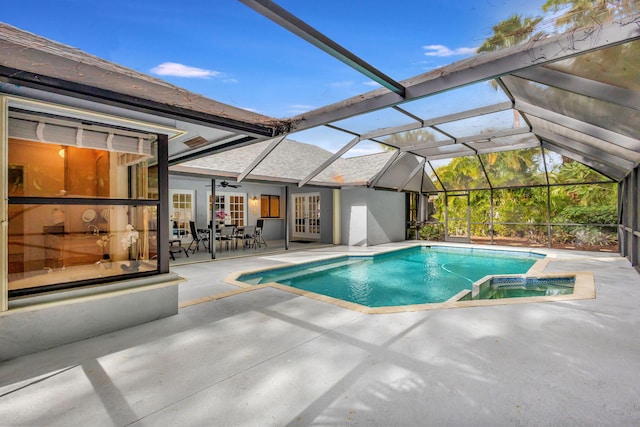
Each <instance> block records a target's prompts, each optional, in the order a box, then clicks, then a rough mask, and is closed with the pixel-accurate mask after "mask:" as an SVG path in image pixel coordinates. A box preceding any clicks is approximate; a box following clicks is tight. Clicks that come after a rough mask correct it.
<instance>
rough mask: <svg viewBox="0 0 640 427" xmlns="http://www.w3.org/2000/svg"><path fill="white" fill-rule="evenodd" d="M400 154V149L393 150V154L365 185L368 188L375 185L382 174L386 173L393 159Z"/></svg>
mask: <svg viewBox="0 0 640 427" xmlns="http://www.w3.org/2000/svg"><path fill="white" fill-rule="evenodd" d="M400 154H402V152H401V151H400V150H396V151H394V152H393V155H392V156H391V157H390V158H389V160H387V163H385V164H384V166H383V167H382V168H381V169H380V170H379V171H378V173H377V174H375V176H374V177H373V179H372V180H371V182H370V183H369V185H367V187H369V188H372V187H375V186H376V185H377V184H378V181H380V179H382V177H383V176H384V174H385V173H387V171H388V170H389V168H390V167H391V165H393V164H394V163H395V161H396V160H397V159H398V157H399V156H400Z"/></svg>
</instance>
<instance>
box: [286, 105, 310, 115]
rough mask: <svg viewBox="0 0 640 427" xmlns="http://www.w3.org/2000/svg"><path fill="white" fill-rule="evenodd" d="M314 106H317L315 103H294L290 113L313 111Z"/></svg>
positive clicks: (290, 107)
mask: <svg viewBox="0 0 640 427" xmlns="http://www.w3.org/2000/svg"><path fill="white" fill-rule="evenodd" d="M314 108H316V107H314V106H313V105H304V104H294V105H290V106H289V113H290V114H302V113H306V112H307V111H311V110H313V109H314Z"/></svg>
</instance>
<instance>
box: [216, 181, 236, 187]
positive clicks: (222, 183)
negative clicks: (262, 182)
mask: <svg viewBox="0 0 640 427" xmlns="http://www.w3.org/2000/svg"><path fill="white" fill-rule="evenodd" d="M216 187H221V188H227V187H229V188H238V187H242V185H240V184H229V183H228V182H227V181H222V182H221V183H220V184H219V185H216Z"/></svg>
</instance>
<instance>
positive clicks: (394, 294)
mask: <svg viewBox="0 0 640 427" xmlns="http://www.w3.org/2000/svg"><path fill="white" fill-rule="evenodd" d="M543 257H544V255H539V254H533V253H527V252H516V251H499V250H488V249H475V248H452V247H451V248H449V247H441V246H438V247H414V248H408V249H403V250H400V251H395V252H390V253H386V254H380V255H376V256H372V257H371V256H369V257H362V256H349V257H341V258H338V259H333V260H328V261H323V262H315V263H310V264H303V265H299V266H295V267H285V268H278V269H272V270H266V271H262V272H258V273H251V274H245V275H242V276H240V277H239V278H238V280H239V281H241V282H246V283H251V284H260V283H268V282H278V283H281V284H283V285H287V286H291V287H294V288H299V289H304V290H307V291H311V292H315V293H318V294H322V295H328V296H331V297H334V298H338V299H341V300H345V301H350V302H354V303H357V304H362V305H365V306H368V307H386V306H398V305H411V304H424V303H436V302H443V301H446V300H448V299H450V298H451V297H453V296H454V295H456V294H457V293H459V292H460V291H462V290H465V289H471V286H472V284H473V282H475V281H477V280H479V279H481V278H483V277H484V276H486V275H490V274H522V273H526V272H527V270H529V268H531V266H532V265H533V264H534V263H535V262H536V261H537V260H539V259H541V258H543Z"/></svg>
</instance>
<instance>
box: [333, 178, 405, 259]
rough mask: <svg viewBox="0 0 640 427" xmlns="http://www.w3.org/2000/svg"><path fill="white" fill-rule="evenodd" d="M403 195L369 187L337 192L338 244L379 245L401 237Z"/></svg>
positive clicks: (403, 212)
mask: <svg viewBox="0 0 640 427" xmlns="http://www.w3.org/2000/svg"><path fill="white" fill-rule="evenodd" d="M404 200H405V195H404V193H398V192H391V191H376V190H373V189H370V188H352V189H344V190H342V193H341V229H342V234H341V242H342V243H343V244H348V245H351V246H369V245H379V244H382V243H388V242H397V241H402V240H404V238H405V201H404Z"/></svg>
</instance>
